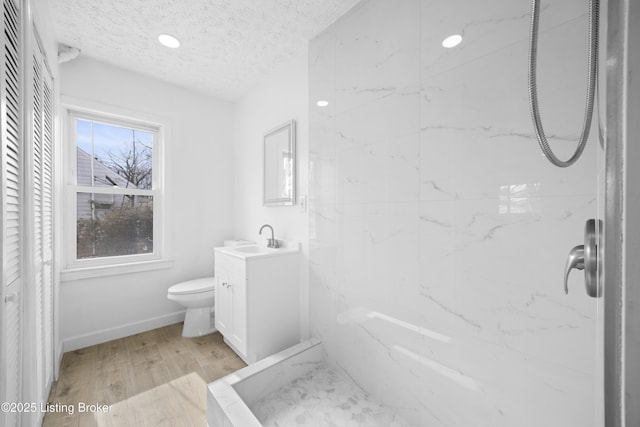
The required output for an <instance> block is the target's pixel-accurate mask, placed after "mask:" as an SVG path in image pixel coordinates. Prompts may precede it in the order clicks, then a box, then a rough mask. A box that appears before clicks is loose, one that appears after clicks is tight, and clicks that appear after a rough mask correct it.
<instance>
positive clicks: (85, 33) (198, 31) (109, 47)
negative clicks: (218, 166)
mask: <svg viewBox="0 0 640 427" xmlns="http://www.w3.org/2000/svg"><path fill="white" fill-rule="evenodd" d="M357 2H358V0H50V1H49V4H50V5H51V9H52V14H53V18H54V21H55V30H56V36H57V38H58V42H60V43H63V44H67V45H70V46H74V47H77V48H80V49H81V51H82V53H81V55H83V56H87V57H91V58H94V59H98V60H101V61H104V62H108V63H111V64H114V65H117V66H120V67H123V68H126V69H130V70H133V71H136V72H139V73H142V74H147V75H150V76H153V77H156V78H159V79H162V80H166V81H169V82H172V83H175V84H178V85H181V86H186V87H190V88H192V89H196V90H198V91H201V92H206V93H208V94H210V95H213V96H217V97H220V98H224V99H229V100H233V99H236V98H238V97H239V96H241V95H242V94H243V93H245V92H246V91H247V90H248V89H250V88H251V87H252V86H254V85H255V84H256V83H257V82H258V81H259V80H260V78H261V77H262V76H264V75H266V74H268V73H269V72H270V71H271V70H273V69H275V68H276V67H277V66H278V65H279V64H281V63H283V62H285V61H287V60H288V59H290V58H292V57H293V56H295V55H296V54H299V53H301V52H303V51H304V49H306V48H307V42H308V40H309V39H311V38H313V37H314V36H315V35H316V34H318V33H319V32H321V31H322V30H323V29H325V28H326V27H327V26H328V25H329V24H331V23H332V22H334V21H335V20H336V19H337V18H339V17H340V16H341V15H342V14H344V13H345V12H346V11H347V10H349V9H350V8H351V7H352V6H353V5H355V4H356V3H357ZM161 33H167V34H171V35H173V36H175V37H177V38H178V39H179V40H180V41H181V43H182V46H181V47H180V48H179V49H168V48H166V47H164V46H162V45H160V43H159V42H158V39H157V37H158V35H159V34H161Z"/></svg>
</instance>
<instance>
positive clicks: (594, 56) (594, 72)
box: [529, 0, 600, 168]
mask: <svg viewBox="0 0 640 427" xmlns="http://www.w3.org/2000/svg"><path fill="white" fill-rule="evenodd" d="M599 9H600V2H599V0H590V1H589V53H588V56H589V62H588V74H587V81H588V83H587V104H586V108H585V111H584V120H583V122H582V132H581V133H580V139H579V140H578V146H577V147H576V151H575V152H574V153H573V155H572V156H571V157H570V158H569V159H568V160H566V161H563V160H560V159H558V157H557V156H556V155H555V154H554V153H553V150H552V149H551V147H550V146H549V143H548V142H547V137H546V135H545V133H544V129H543V127H542V121H541V120H540V111H539V109H538V88H537V83H536V80H537V77H536V63H537V59H536V57H537V55H538V26H539V22H540V0H533V11H532V13H531V34H530V38H529V41H530V43H529V101H530V102H529V104H530V107H531V119H532V120H533V128H534V130H535V133H536V137H537V139H538V143H539V144H540V148H541V149H542V152H543V153H544V155H545V157H546V158H547V159H548V160H549V161H550V162H551V163H553V164H554V165H556V166H558V167H561V168H565V167H567V166H570V165H572V164H573V163H575V161H576V160H578V159H579V158H580V155H581V154H582V151H583V150H584V147H585V145H586V143H587V139H588V138H589V130H590V128H591V118H592V116H593V104H594V95H595V92H596V84H597V78H598V21H599V15H600V10H599Z"/></svg>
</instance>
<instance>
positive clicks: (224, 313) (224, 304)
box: [214, 256, 231, 339]
mask: <svg viewBox="0 0 640 427" xmlns="http://www.w3.org/2000/svg"><path fill="white" fill-rule="evenodd" d="M228 285H229V268H228V264H227V262H226V258H225V257H222V256H220V257H219V259H218V260H216V292H215V294H216V298H215V313H214V315H215V319H216V320H215V322H216V329H217V330H218V331H220V333H221V334H222V335H224V336H225V337H226V338H227V339H228V336H229V334H230V333H231V327H230V325H231V299H230V295H231V293H230V292H229V287H228Z"/></svg>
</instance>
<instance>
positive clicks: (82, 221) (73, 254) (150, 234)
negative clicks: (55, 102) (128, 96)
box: [65, 108, 163, 278]
mask: <svg viewBox="0 0 640 427" xmlns="http://www.w3.org/2000/svg"><path fill="white" fill-rule="evenodd" d="M67 115H68V120H67V130H66V142H65V143H66V152H67V155H66V160H67V163H68V167H66V168H65V170H66V173H67V175H66V182H67V195H66V200H67V201H68V202H67V203H68V204H67V205H66V206H65V207H66V208H67V212H65V217H66V218H67V219H66V224H65V225H66V228H65V240H66V245H65V246H66V247H65V252H66V258H67V259H66V270H67V271H72V270H82V269H89V270H90V271H93V272H94V273H95V272H96V269H98V273H99V274H89V276H86V275H83V276H81V277H90V276H94V275H103V274H117V273H119V272H128V271H138V270H139V269H133V270H131V269H129V270H127V269H125V270H122V269H119V270H118V269H116V270H111V271H109V270H105V268H111V267H121V266H123V265H125V266H126V265H134V266H135V265H137V266H140V265H141V264H143V265H144V264H148V263H149V262H153V261H158V260H161V259H162V257H163V251H162V249H163V245H162V237H163V236H162V234H163V233H162V225H163V224H162V221H161V218H162V206H163V205H162V196H163V193H162V188H161V183H162V179H161V178H162V163H161V155H160V154H161V148H162V137H163V126H162V125H160V124H156V123H150V122H147V121H142V120H136V119H131V118H123V117H120V116H113V115H110V114H105V113H97V112H95V111H91V112H89V111H85V110H81V109H74V108H68V110H67ZM143 269H147V268H143ZM67 278H68V277H67Z"/></svg>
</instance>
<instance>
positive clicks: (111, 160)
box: [76, 119, 153, 190]
mask: <svg viewBox="0 0 640 427" xmlns="http://www.w3.org/2000/svg"><path fill="white" fill-rule="evenodd" d="M76 137H77V140H76V146H77V159H78V165H77V166H78V185H86V186H91V187H120V188H138V189H145V190H146V189H151V187H152V185H151V178H152V166H153V161H152V158H153V132H149V131H144V130H140V129H134V128H128V127H122V126H115V125H108V124H104V123H98V122H92V121H89V120H80V119H78V120H76Z"/></svg>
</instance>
